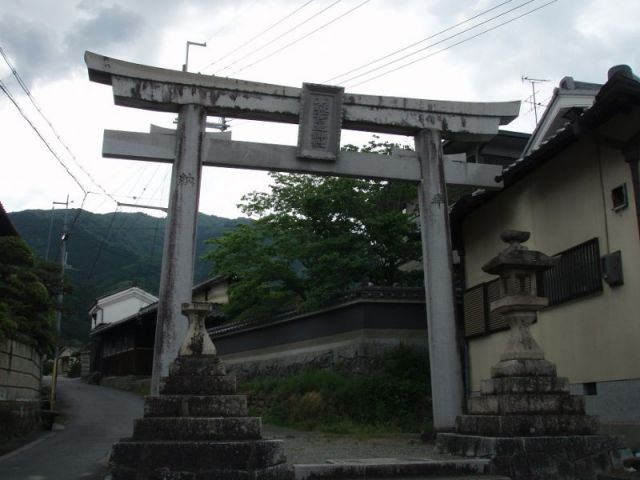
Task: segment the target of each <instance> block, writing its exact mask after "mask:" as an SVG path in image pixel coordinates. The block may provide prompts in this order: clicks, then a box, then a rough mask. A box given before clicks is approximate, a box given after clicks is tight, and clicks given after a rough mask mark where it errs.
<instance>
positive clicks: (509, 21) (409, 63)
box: [349, 0, 558, 88]
mask: <svg viewBox="0 0 640 480" xmlns="http://www.w3.org/2000/svg"><path fill="white" fill-rule="evenodd" d="M557 1H558V0H551V1H550V2H547V3H544V4H542V5H540V6H539V7H536V8H533V9H531V10H528V11H527V12H525V13H523V14H521V15H518V16H516V17H513V18H511V19H509V20H506V21H504V22H502V23H499V24H497V25H494V26H493V27H490V28H488V29H486V30H483V31H482V32H479V33H476V34H475V35H472V36H471V37H468V38H465V39H463V40H460V41H459V42H456V43H453V44H451V45H449V46H447V47H445V48H441V49H440V50H438V51H436V52H433V53H430V54H429V55H425V56H423V57H420V58H418V59H416V60H413V61H411V62H408V63H405V64H403V65H400V66H399V67H396V68H394V69H391V70H388V71H386V72H383V73H381V74H379V75H375V76H373V77H371V78H368V79H365V80H363V81H361V82H359V83H355V84H352V85H349V87H350V88H353V87H357V86H359V85H362V84H364V83H367V82H370V81H372V80H376V79H378V78H380V77H383V76H385V75H388V74H390V73H393V72H396V71H398V70H401V69H403V68H406V67H408V66H410V65H413V64H415V63H418V62H421V61H422V60H426V59H427V58H430V57H433V56H434V55H437V54H439V53H442V52H444V51H446V50H449V49H451V48H453V47H456V46H458V45H461V44H463V43H466V42H468V41H470V40H473V39H475V38H478V37H480V36H481V35H484V34H485V33H489V32H491V31H493V30H496V29H497V28H500V27H502V26H504V25H507V24H509V23H511V22H514V21H516V20H518V19H520V18H522V17H526V16H527V15H530V14H532V13H533V12H536V11H538V10H540V9H542V8H545V7H547V6H549V5H551V4H552V3H556V2H557Z"/></svg>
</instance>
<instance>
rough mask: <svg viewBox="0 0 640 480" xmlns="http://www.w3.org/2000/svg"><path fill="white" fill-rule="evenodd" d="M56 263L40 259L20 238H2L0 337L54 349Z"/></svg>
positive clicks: (0, 241)
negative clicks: (53, 295)
mask: <svg viewBox="0 0 640 480" xmlns="http://www.w3.org/2000/svg"><path fill="white" fill-rule="evenodd" d="M59 275H60V272H59V269H58V267H57V266H56V265H52V264H44V263H40V262H38V261H36V259H35V258H34V256H33V254H32V253H31V250H30V249H29V247H28V246H27V244H26V243H25V242H24V240H22V239H21V238H20V237H14V236H7V237H0V338H7V337H10V338H14V339H16V340H19V341H21V342H23V343H27V344H30V345H33V346H34V347H36V348H37V349H38V350H39V351H40V352H41V353H47V352H50V350H51V348H52V346H53V344H54V338H55V337H54V303H53V301H52V290H53V288H54V286H55V285H56V284H59V278H60V276H59Z"/></svg>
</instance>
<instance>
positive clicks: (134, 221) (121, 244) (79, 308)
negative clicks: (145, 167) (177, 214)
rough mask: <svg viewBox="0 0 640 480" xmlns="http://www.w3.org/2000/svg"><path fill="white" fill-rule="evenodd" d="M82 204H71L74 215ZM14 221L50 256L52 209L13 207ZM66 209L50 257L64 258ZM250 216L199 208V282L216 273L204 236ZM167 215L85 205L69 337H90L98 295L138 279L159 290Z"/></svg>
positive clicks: (75, 232) (74, 260)
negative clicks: (90, 318) (221, 214)
mask: <svg viewBox="0 0 640 480" xmlns="http://www.w3.org/2000/svg"><path fill="white" fill-rule="evenodd" d="M77 213H78V210H69V221H70V222H71V221H72V220H73V218H74V217H75V216H76V214H77ZM9 217H11V220H12V222H13V223H14V225H15V226H16V228H17V229H18V231H19V232H20V235H22V237H23V238H24V239H25V240H26V241H27V243H28V244H29V245H30V246H31V248H32V249H33V251H34V252H35V253H36V254H37V255H38V256H40V257H42V258H46V257H47V255H46V250H47V243H48V238H49V231H50V225H51V210H24V211H22V212H13V213H9ZM63 221H64V210H56V211H54V212H53V224H52V225H53V226H52V228H51V232H52V233H51V242H50V247H49V255H48V258H49V260H50V261H55V262H59V261H60V252H59V248H60V247H59V245H60V243H59V239H60V235H61V232H62V225H63ZM248 222H250V220H249V219H246V218H237V219H228V218H221V217H216V216H213V215H202V214H200V216H199V219H198V234H197V254H196V269H195V270H196V271H195V282H196V283H198V282H201V281H203V280H205V279H206V278H208V277H209V276H210V275H211V273H212V272H211V271H210V270H211V265H210V264H208V263H206V262H203V261H202V260H200V258H201V257H202V255H203V254H204V252H205V251H206V250H207V248H208V246H206V245H205V243H204V242H205V240H207V239H209V238H213V237H217V236H219V235H222V234H223V233H224V232H226V231H227V230H230V229H232V228H233V227H234V226H235V225H237V224H239V223H248ZM164 228H165V219H164V218H156V217H151V216H149V215H145V214H144V213H122V212H114V213H107V214H96V213H91V212H86V211H82V212H81V214H80V216H79V217H78V220H77V221H76V223H75V225H74V226H73V229H72V231H71V235H70V236H69V240H68V242H67V264H68V265H69V266H70V268H69V269H68V270H67V277H68V278H69V279H70V280H71V282H72V283H73V286H74V292H73V294H72V295H68V296H66V297H65V309H66V310H68V313H66V314H65V315H64V316H63V321H62V333H63V336H64V337H66V338H78V339H86V338H87V336H88V333H89V321H88V317H87V311H88V308H89V306H90V305H91V304H92V303H93V301H94V300H95V298H96V297H98V296H101V295H104V294H105V293H108V292H111V291H114V290H118V289H120V288H124V287H127V286H129V285H131V284H132V283H134V282H135V283H137V285H138V286H139V287H140V288H143V289H144V290H147V291H148V292H151V293H153V294H154V295H157V293H158V284H159V276H160V263H161V259H162V245H163V237H164Z"/></svg>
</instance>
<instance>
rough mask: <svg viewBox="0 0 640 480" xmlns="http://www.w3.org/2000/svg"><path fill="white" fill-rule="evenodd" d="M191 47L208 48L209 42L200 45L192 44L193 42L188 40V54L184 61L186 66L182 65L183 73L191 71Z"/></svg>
mask: <svg viewBox="0 0 640 480" xmlns="http://www.w3.org/2000/svg"><path fill="white" fill-rule="evenodd" d="M191 45H195V46H196V47H206V46H207V42H203V43H199V42H192V41H191V40H187V54H186V56H185V59H184V65H182V71H183V72H188V71H189V47H190V46H191Z"/></svg>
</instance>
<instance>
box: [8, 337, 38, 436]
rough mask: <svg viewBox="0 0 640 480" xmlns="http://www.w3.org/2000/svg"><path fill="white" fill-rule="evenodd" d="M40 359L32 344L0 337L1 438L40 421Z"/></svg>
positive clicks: (19, 431)
mask: <svg viewBox="0 0 640 480" xmlns="http://www.w3.org/2000/svg"><path fill="white" fill-rule="evenodd" d="M40 386H41V359H40V355H39V354H38V353H37V352H36V351H35V350H34V349H33V348H31V347H29V346H27V345H24V344H22V343H19V342H16V341H14V340H0V439H7V438H11V437H16V436H20V435H24V434H26V433H28V432H30V431H33V430H35V429H37V428H38V427H39V425H40Z"/></svg>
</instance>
